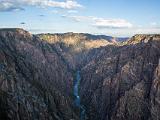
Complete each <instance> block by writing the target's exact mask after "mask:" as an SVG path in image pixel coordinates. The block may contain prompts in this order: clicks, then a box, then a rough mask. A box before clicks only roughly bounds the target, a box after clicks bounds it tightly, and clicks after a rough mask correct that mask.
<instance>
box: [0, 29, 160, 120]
mask: <svg viewBox="0 0 160 120" xmlns="http://www.w3.org/2000/svg"><path fill="white" fill-rule="evenodd" d="M103 38H104V37H103ZM105 38H106V39H101V36H94V35H89V34H81V33H64V34H39V35H32V34H30V33H29V32H27V31H25V30H23V29H1V30H0V48H1V49H0V101H1V104H0V110H3V111H0V118H3V119H4V120H12V119H13V120H32V119H37V120H144V119H145V120H158V119H160V116H159V114H160V113H159V111H160V108H159V105H160V104H159V103H160V98H159V94H160V84H159V83H160V82H159V80H160V63H159V60H160V52H159V51H160V35H158V34H157V35H156V34H155V35H135V36H133V37H132V38H130V39H128V40H126V41H125V42H122V43H121V42H117V43H113V42H112V40H110V39H109V40H108V37H105ZM16 98H20V99H16Z"/></svg>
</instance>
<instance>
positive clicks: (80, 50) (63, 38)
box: [38, 33, 128, 69]
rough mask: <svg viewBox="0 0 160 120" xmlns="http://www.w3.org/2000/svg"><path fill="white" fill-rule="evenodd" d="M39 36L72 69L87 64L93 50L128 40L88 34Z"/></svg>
mask: <svg viewBox="0 0 160 120" xmlns="http://www.w3.org/2000/svg"><path fill="white" fill-rule="evenodd" d="M38 36H39V37H40V38H41V39H42V40H45V41H47V42H49V43H50V44H52V46H53V47H54V48H55V49H56V51H57V52H58V53H59V54H60V55H61V56H63V58H64V59H65V61H66V62H67V64H68V65H69V66H70V67H71V68H72V69H77V68H81V67H82V66H84V64H87V63H88V61H90V60H91V59H92V57H93V53H92V54H91V55H89V52H90V51H91V50H92V49H94V48H100V47H104V46H107V45H113V44H118V43H119V41H126V40H127V39H128V38H113V37H111V36H105V35H91V34H86V33H64V34H39V35H38ZM90 53H91V52H90Z"/></svg>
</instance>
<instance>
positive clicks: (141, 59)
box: [80, 35, 160, 120]
mask: <svg viewBox="0 0 160 120" xmlns="http://www.w3.org/2000/svg"><path fill="white" fill-rule="evenodd" d="M98 51H99V55H97V57H95V58H94V59H93V60H92V61H90V62H89V63H88V64H87V65H86V66H84V67H83V68H82V72H81V73H82V82H81V89H80V91H81V92H80V93H81V99H82V100H83V104H85V107H86V110H87V115H88V119H89V120H147V119H150V120H157V119H159V115H158V114H160V112H159V105H160V104H159V83H158V82H159V59H160V35H136V36H134V37H133V38H131V39H130V40H129V41H127V42H125V43H123V45H122V46H121V45H120V46H106V47H104V48H101V49H99V50H98Z"/></svg>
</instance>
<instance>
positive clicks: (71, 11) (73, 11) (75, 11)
mask: <svg viewBox="0 0 160 120" xmlns="http://www.w3.org/2000/svg"><path fill="white" fill-rule="evenodd" d="M67 12H68V13H78V11H77V10H68V11H67Z"/></svg>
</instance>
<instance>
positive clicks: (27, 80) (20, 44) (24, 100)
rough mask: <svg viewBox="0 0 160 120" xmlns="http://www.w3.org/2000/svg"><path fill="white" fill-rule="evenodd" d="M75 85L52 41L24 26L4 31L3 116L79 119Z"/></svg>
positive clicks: (0, 38)
mask: <svg viewBox="0 0 160 120" xmlns="http://www.w3.org/2000/svg"><path fill="white" fill-rule="evenodd" d="M72 86H73V77H72V74H71V71H69V70H68V68H67V65H65V63H64V62H63V61H62V59H61V58H60V57H59V56H58V55H57V53H56V52H55V51H54V49H52V47H51V46H50V45H49V44H48V43H46V42H44V41H41V40H40V39H39V38H37V37H36V36H33V35H31V34H30V33H28V32H26V31H24V30H22V29H2V30H0V110H1V111H0V118H2V119H3V120H5V119H6V120H8V119H11V120H32V119H33V120H37V119H38V120H62V119H63V120H69V119H78V117H77V115H76V114H75V112H74V110H73V107H72Z"/></svg>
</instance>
